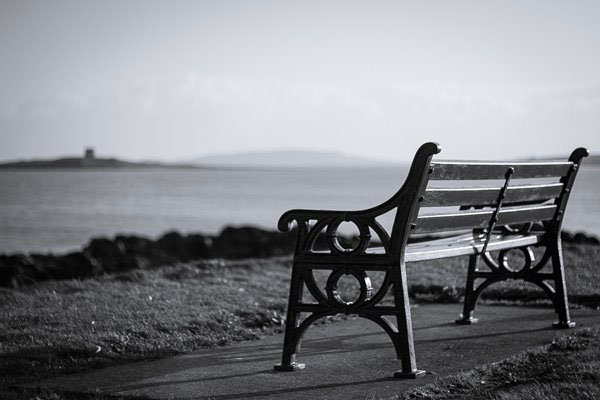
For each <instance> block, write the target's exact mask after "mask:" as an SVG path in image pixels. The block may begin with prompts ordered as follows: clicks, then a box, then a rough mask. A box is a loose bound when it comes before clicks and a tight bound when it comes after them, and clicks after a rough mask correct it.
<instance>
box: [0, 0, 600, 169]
mask: <svg viewBox="0 0 600 400" xmlns="http://www.w3.org/2000/svg"><path fill="white" fill-rule="evenodd" d="M0 88H1V89H0V159H16V158H30V157H53V156H58V155H63V154H78V153H80V152H81V151H82V150H83V147H84V146H94V147H95V148H96V151H97V153H99V154H100V155H114V156H119V157H122V158H128V159H158V160H182V159H189V158H193V157H197V156H201V155H206V154H215V153H230V152H242V151H253V150H269V149H284V148H285V149H290V148H291V149H298V148H303V149H316V150H329V151H331V150H333V151H339V152H343V153H347V154H354V155H361V156H363V157H369V158H375V159H386V160H396V161H406V160H408V159H410V158H411V157H412V154H413V153H414V151H415V149H416V148H417V147H418V146H419V145H420V144H421V143H423V142H425V141H430V140H434V141H438V142H439V143H441V145H442V147H443V149H444V151H443V153H442V154H443V155H444V156H446V157H466V158H490V157H493V158H502V157H503V156H506V157H524V156H528V155H554V154H565V153H569V152H570V150H572V149H573V148H574V147H577V146H586V147H588V148H590V149H592V150H599V151H600V2H598V1H590V2H586V1H576V2H569V1H560V2H558V1H557V2H553V1H546V0H544V1H523V0H518V1H497V2H491V1H486V2H483V1H438V2H435V1H418V2H417V1H415V2H411V3H409V2H401V1H389V2H388V1H362V2H357V1H322V0H321V1H306V0H302V1H294V2H292V1H235V2H233V1H223V0H218V1H217V0H215V1H211V2H208V1H206V2H201V1H189V2H178V1H161V2H154V1H106V0H98V1H94V2H91V1H83V0H75V1H46V0H44V1H35V2H34V1H25V0H15V1H12V0H1V2H0Z"/></svg>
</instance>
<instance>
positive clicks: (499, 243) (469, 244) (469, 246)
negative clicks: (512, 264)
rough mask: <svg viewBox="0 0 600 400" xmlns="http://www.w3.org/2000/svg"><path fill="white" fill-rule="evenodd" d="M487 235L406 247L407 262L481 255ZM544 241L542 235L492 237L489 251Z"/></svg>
mask: <svg viewBox="0 0 600 400" xmlns="http://www.w3.org/2000/svg"><path fill="white" fill-rule="evenodd" d="M485 237H486V236H485V235H479V236H478V237H473V235H472V234H470V235H466V236H460V237H457V238H456V240H455V241H454V242H448V241H447V240H443V241H440V240H432V241H430V242H426V243H415V244H409V245H407V246H406V253H405V254H406V255H405V261H406V262H412V261H424V260H436V259H439V258H447V257H457V256H466V255H474V254H479V252H480V251H481V250H482V249H483V246H484V244H485ZM542 241H543V235H542V234H525V235H521V234H518V235H496V234H494V235H492V237H491V239H490V242H489V244H488V247H487V251H495V250H502V249H510V248H514V247H520V246H530V245H534V244H537V243H540V242H542Z"/></svg>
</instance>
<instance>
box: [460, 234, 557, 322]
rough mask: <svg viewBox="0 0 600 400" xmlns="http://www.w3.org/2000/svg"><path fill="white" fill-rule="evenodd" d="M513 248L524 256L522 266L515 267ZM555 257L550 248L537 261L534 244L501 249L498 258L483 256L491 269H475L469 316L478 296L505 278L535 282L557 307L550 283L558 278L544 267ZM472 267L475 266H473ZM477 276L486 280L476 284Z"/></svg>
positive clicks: (467, 300) (470, 285)
mask: <svg viewBox="0 0 600 400" xmlns="http://www.w3.org/2000/svg"><path fill="white" fill-rule="evenodd" d="M512 251H519V252H521V254H522V255H523V258H524V262H523V265H522V266H521V267H520V268H516V267H513V266H512V265H510V258H509V253H510V252H512ZM550 258H551V252H550V251H549V248H546V251H545V252H544V254H543V255H542V257H541V258H540V259H539V261H538V262H537V263H536V258H535V254H534V252H533V249H532V248H531V246H526V247H519V248H513V249H506V250H502V251H500V252H498V254H497V256H496V258H494V257H492V255H491V254H490V253H489V252H486V253H484V254H482V255H481V259H482V260H483V261H484V263H485V265H486V266H487V267H488V269H489V270H488V271H480V270H479V269H477V268H475V269H474V271H473V278H474V279H473V282H472V283H468V286H467V293H466V298H465V313H464V314H465V315H467V314H470V313H472V311H473V309H474V308H475V304H476V302H477V299H478V298H479V296H480V295H481V293H482V292H483V290H485V289H486V288H487V287H489V286H490V285H492V284H494V283H497V282H501V281H505V280H508V279H513V280H516V279H521V280H524V281H526V282H530V283H533V284H535V285H537V286H539V287H540V288H541V289H543V290H544V292H546V293H547V294H548V296H549V297H550V299H551V300H552V302H553V304H554V305H555V306H556V304H557V299H556V290H555V288H554V287H553V286H552V285H551V284H550V283H549V281H553V280H554V276H553V275H552V274H551V273H544V272H541V270H542V269H543V268H544V267H545V266H546V265H547V263H548V261H549V260H550ZM469 268H473V267H472V266H470V267H469ZM477 279H482V281H481V282H480V283H479V284H476V282H475V281H476V280H477Z"/></svg>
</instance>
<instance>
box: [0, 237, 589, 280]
mask: <svg viewBox="0 0 600 400" xmlns="http://www.w3.org/2000/svg"><path fill="white" fill-rule="evenodd" d="M295 236H296V232H295V230H291V231H290V232H286V233H280V232H277V231H269V230H265V229H261V228H257V227H252V226H242V227H225V228H224V229H223V230H222V231H221V232H220V233H218V234H217V235H207V234H203V233H188V234H181V233H179V232H177V231H170V232H167V233H165V234H163V235H162V236H160V237H158V238H157V239H151V238H148V237H145V236H135V235H116V236H114V237H113V238H106V237H94V238H91V239H90V240H89V242H88V243H87V244H86V245H84V246H83V247H82V248H81V250H78V251H73V252H68V253H61V254H55V253H46V254H41V253H33V252H32V253H13V254H0V287H9V288H10V287H12V288H18V287H21V286H25V285H28V284H35V283H37V282H41V281H46V280H63V279H84V278H92V277H97V276H101V275H105V274H116V273H122V272H127V271H131V270H140V269H141V270H146V269H154V268H158V267H160V266H164V265H169V264H176V263H181V262H188V261H192V260H200V259H211V258H213V259H214V258H221V259H234V260H235V259H244V258H268V257H278V256H287V255H291V254H292V253H293V251H294V243H295ZM561 239H562V241H563V243H565V244H574V245H592V246H599V245H600V240H599V239H598V237H596V236H594V235H590V234H587V233H584V232H570V231H563V232H562V234H561ZM322 240H323V242H322V243H319V242H317V246H322V245H323V246H324V245H325V244H324V240H325V238H324V237H323V238H322ZM340 240H342V241H343V242H346V243H347V244H348V245H350V246H351V245H352V243H353V242H354V241H356V240H357V238H351V237H340ZM421 240H422V239H421Z"/></svg>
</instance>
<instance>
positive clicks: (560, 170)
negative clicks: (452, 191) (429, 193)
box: [429, 161, 573, 180]
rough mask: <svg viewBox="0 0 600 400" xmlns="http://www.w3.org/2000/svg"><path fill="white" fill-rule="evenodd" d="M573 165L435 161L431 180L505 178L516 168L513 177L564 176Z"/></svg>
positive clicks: (549, 162)
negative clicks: (511, 169)
mask: <svg viewBox="0 0 600 400" xmlns="http://www.w3.org/2000/svg"><path fill="white" fill-rule="evenodd" d="M572 165H573V163H572V162H570V161H546V162H542V161H540V162H510V161H506V162H485V161H435V162H432V163H431V168H432V169H433V172H432V173H431V176H430V177H429V179H431V180H477V179H504V177H505V175H506V171H507V170H508V169H509V168H511V167H512V168H514V170H515V171H514V173H513V175H512V179H529V178H548V177H553V176H557V177H558V176H564V175H566V174H567V172H569V168H570V167H571V166H572Z"/></svg>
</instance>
